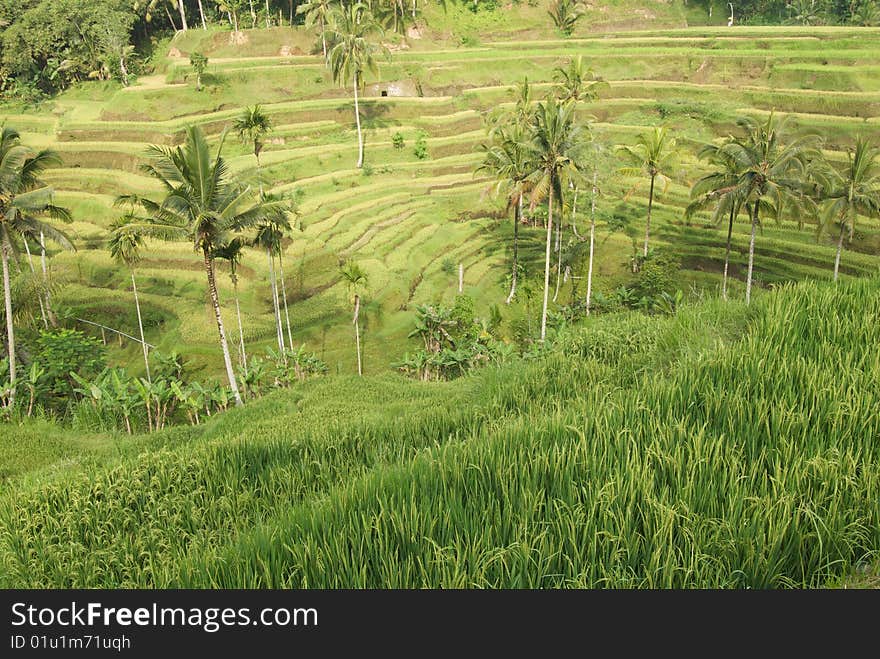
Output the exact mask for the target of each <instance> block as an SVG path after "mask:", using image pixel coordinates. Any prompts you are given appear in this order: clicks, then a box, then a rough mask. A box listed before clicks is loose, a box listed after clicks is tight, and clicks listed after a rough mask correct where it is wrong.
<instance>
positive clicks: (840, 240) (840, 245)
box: [834, 223, 846, 283]
mask: <svg viewBox="0 0 880 659" xmlns="http://www.w3.org/2000/svg"><path fill="white" fill-rule="evenodd" d="M845 232H846V224H845V223H841V225H840V238H838V239H837V256H835V257H834V282H835V283H837V274H838V271H839V270H840V253H841V252H842V251H843V234H844V233H845Z"/></svg>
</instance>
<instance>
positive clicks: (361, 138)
mask: <svg viewBox="0 0 880 659" xmlns="http://www.w3.org/2000/svg"><path fill="white" fill-rule="evenodd" d="M354 118H355V121H356V122H357V130H358V162H357V167H358V169H360V168H361V167H363V166H364V136H363V133H362V132H361V112H360V108H359V107H358V72H357V71H355V72H354Z"/></svg>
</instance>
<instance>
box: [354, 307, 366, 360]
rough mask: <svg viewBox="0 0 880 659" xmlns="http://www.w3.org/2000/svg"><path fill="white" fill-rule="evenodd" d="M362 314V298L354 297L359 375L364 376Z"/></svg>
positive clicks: (355, 338)
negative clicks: (359, 322) (359, 320)
mask: <svg viewBox="0 0 880 659" xmlns="http://www.w3.org/2000/svg"><path fill="white" fill-rule="evenodd" d="M360 313H361V296H360V295H355V296H354V340H355V345H356V347H357V359H358V375H363V374H364V371H363V366H362V364H361V330H360V326H359V325H358V318H359V316H360Z"/></svg>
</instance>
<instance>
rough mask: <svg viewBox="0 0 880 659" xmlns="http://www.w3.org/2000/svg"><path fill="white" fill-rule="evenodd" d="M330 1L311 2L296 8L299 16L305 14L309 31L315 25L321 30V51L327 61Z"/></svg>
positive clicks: (316, 0)
mask: <svg viewBox="0 0 880 659" xmlns="http://www.w3.org/2000/svg"><path fill="white" fill-rule="evenodd" d="M331 12H332V10H331V4H330V0H309V2H305V3H303V4H301V5H300V6H299V7H297V8H296V13H297V14H305V16H306V19H305V26H306V28H307V29H309V28H312V27H314V26H315V25H317V26H319V27H320V28H321V50H322V52H323V53H324V59H325V60H326V59H327V25H328V23H329V22H330V14H331Z"/></svg>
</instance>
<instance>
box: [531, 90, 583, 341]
mask: <svg viewBox="0 0 880 659" xmlns="http://www.w3.org/2000/svg"><path fill="white" fill-rule="evenodd" d="M574 112H575V104H574V103H573V102H571V101H566V102H559V101H558V100H556V98H555V97H554V96H550V97H549V98H547V99H546V100H545V101H543V102H541V103H538V105H537V107H536V109H535V116H534V121H533V135H532V142H531V146H530V149H531V152H532V155H531V158H532V160H533V161H534V163H535V171H534V173H533V175H532V180H533V182H534V187H533V189H532V195H531V197H532V206H534V205H536V204H537V203H538V202H540V201H543V200H544V199H546V200H547V244H546V254H545V260H544V302H543V306H542V310H541V341H542V342H543V341H544V340H545V339H546V336H547V301H548V297H549V294H550V247H551V239H552V236H553V200H554V197H555V198H556V199H557V200H558V202H559V205H560V208H561V207H563V205H564V204H563V198H562V190H563V184H562V183H563V179H565V178H567V177H576V176H578V175H579V170H580V160H579V158H580V156H581V151H582V149H583V146H584V141H583V129H582V127H581V126H580V125H579V124H578V123H577V122H576V120H575V116H574Z"/></svg>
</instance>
